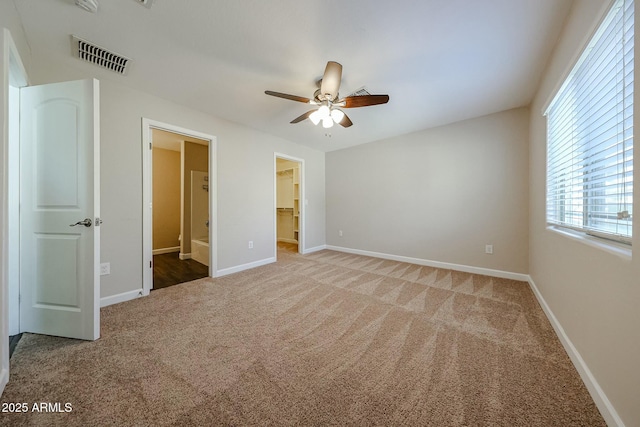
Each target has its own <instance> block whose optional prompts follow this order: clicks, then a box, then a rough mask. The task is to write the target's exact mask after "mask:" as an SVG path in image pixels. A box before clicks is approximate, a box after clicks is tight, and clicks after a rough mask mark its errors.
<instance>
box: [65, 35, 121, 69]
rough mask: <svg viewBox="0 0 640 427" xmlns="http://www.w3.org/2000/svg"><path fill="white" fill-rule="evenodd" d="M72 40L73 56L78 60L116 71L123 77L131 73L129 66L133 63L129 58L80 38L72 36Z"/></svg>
mask: <svg viewBox="0 0 640 427" xmlns="http://www.w3.org/2000/svg"><path fill="white" fill-rule="evenodd" d="M71 38H72V43H71V49H72V51H73V56H75V57H76V58H79V59H82V60H83V61H87V62H90V63H92V64H95V65H98V66H100V67H103V68H106V69H108V70H111V71H115V72H116V73H118V74H122V75H126V74H127V72H128V71H129V65H130V63H131V60H130V59H129V58H127V57H124V56H122V55H119V54H117V53H113V52H109V51H108V50H106V49H104V48H102V47H100V46H97V45H95V44H93V43H90V42H88V41H86V40H82V39H81V38H79V37H76V36H72V37H71Z"/></svg>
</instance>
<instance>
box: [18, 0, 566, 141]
mask: <svg viewBox="0 0 640 427" xmlns="http://www.w3.org/2000/svg"><path fill="white" fill-rule="evenodd" d="M13 1H14V4H15V6H16V8H17V10H18V12H19V14H20V16H21V19H22V23H23V27H24V30H25V33H26V36H27V41H28V43H29V45H30V47H31V49H32V51H33V53H34V55H37V54H38V53H44V52H46V54H47V55H53V56H55V57H57V58H58V59H59V60H60V61H63V62H64V63H65V64H66V65H68V66H71V67H76V68H79V69H81V70H83V71H85V72H87V73H90V74H91V75H94V76H96V77H97V78H99V79H111V80H115V81H118V82H120V83H122V84H124V85H128V86H131V87H135V88H137V89H139V90H142V91H145V92H148V93H151V94H154V95H156V96H159V97H162V98H165V99H168V100H171V101H173V102H176V103H178V104H182V105H186V106H189V107H191V108H194V109H196V110H200V111H203V112H207V113H210V114H212V115H215V116H218V117H222V118H225V119H227V120H230V121H233V122H236V123H240V124H243V125H246V126H249V127H251V128H255V129H258V130H261V131H264V132H266V133H269V134H272V135H276V136H279V137H282V138H285V139H288V140H290V141H294V142H297V143H300V144H304V145H308V146H310V147H313V148H317V149H320V150H323V151H331V150H335V149H340V148H345V147H349V146H353V145H357V144H362V143H366V142H371V141H375V140H378V139H383V138H388V137H392V136H396V135H400V134H406V133H410V132H414V131H417V130H421V129H425V128H429V127H433V126H438V125H442V124H446V123H452V122H455V121H459V120H464V119H468V118H472V117H478V116H482V115H485V114H489V113H493V112H497V111H502V110H506V109H510V108H515V107H520V106H524V105H528V104H529V103H530V101H531V99H532V97H533V94H534V91H535V89H536V87H537V84H538V81H539V78H540V75H541V73H542V71H543V69H544V66H545V64H546V61H547V58H548V57H549V54H550V53H551V50H552V49H553V46H554V43H555V41H556V40H557V38H558V36H559V33H560V30H561V28H562V24H563V22H564V19H565V18H566V16H567V13H568V11H569V8H570V6H571V2H572V0H397V1H382V0H347V1H345V0H342V1H338V0H323V1H300V0H268V1H265V0H234V1H229V0H188V1H180V0H155V3H154V5H153V7H152V8H151V9H147V8H145V7H143V6H141V5H139V4H137V1H136V0H99V1H100V8H99V11H98V13H97V14H91V13H89V12H86V11H84V10H81V9H80V8H78V7H76V6H75V5H74V0H29V1H26V0H13ZM71 34H75V35H77V36H79V37H81V38H83V39H85V40H88V41H90V42H93V43H95V44H97V45H100V46H102V47H104V48H107V49H109V50H112V51H114V52H117V53H119V54H121V55H124V56H127V57H129V58H131V59H132V60H133V64H132V66H131V69H130V71H129V74H128V75H127V76H119V75H117V74H115V73H113V72H111V71H107V70H103V69H99V68H97V67H96V66H94V65H91V64H87V63H84V62H82V61H80V60H79V59H76V58H74V57H72V56H71V48H70V35H71ZM329 60H332V61H337V62H340V63H341V64H342V65H343V67H344V68H343V80H342V86H341V90H340V94H341V95H343V96H344V95H347V94H349V93H350V92H352V91H354V90H356V89H359V88H361V87H362V86H365V87H366V88H367V89H368V91H369V92H370V93H373V94H389V96H390V98H391V99H390V101H389V103H388V104H386V105H379V106H371V107H365V108H354V109H348V110H345V111H346V112H347V114H348V115H349V117H350V118H351V120H352V121H353V123H354V125H353V126H352V127H350V128H347V129H344V128H342V127H340V126H334V127H333V128H332V129H330V130H329V131H330V135H331V137H328V136H326V135H325V133H327V132H326V131H325V129H323V128H322V126H321V125H320V126H313V124H311V122H310V121H309V120H305V121H304V122H301V123H298V124H289V122H290V121H291V120H292V119H293V118H295V117H297V116H299V115H300V114H302V113H304V112H306V111H308V110H309V109H310V108H309V106H307V105H305V104H303V103H298V102H293V101H288V100H285V99H279V98H274V97H270V96H267V95H265V94H264V91H265V90H267V89H268V90H273V91H277V92H285V93H289V94H294V95H300V96H304V97H309V98H311V97H312V95H313V92H314V90H315V89H316V81H317V80H318V79H319V78H320V77H321V76H322V73H323V71H324V67H325V65H326V63H327V61H329Z"/></svg>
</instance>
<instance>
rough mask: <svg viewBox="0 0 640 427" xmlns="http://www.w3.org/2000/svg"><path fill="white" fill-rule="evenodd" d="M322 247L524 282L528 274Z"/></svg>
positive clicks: (527, 278)
mask: <svg viewBox="0 0 640 427" xmlns="http://www.w3.org/2000/svg"><path fill="white" fill-rule="evenodd" d="M323 249H330V250H332V251H338V252H346V253H349V254H357V255H365V256H370V257H374V258H383V259H390V260H392V261H400V262H408V263H411V264H418V265H425V266H427V267H435V268H443V269H447V270H456V271H463V272H465V273H473V274H482V275H485V276H493V277H500V278H503V279H511V280H520V281H523V282H526V281H528V280H529V275H527V274H522V273H512V272H510V271H502V270H493V269H490V268H483V267H473V266H470V265H462V264H452V263H448V262H440V261H432V260H428V259H422V258H412V257H407V256H401V255H391V254H384V253H380V252H371V251H363V250H361V249H351V248H343V247H341V246H332V245H326V248H323Z"/></svg>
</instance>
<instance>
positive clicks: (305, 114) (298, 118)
mask: <svg viewBox="0 0 640 427" xmlns="http://www.w3.org/2000/svg"><path fill="white" fill-rule="evenodd" d="M314 111H316V110H311V111H307V112H306V113H304V114H303V115H301V116H298V117H296V118H295V119H293V120H291V122H289V123H300V122H301V121H303V120H305V119H308V118H309V116H310V115H311V114H312V113H313V112H314Z"/></svg>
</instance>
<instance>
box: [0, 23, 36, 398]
mask: <svg viewBox="0 0 640 427" xmlns="http://www.w3.org/2000/svg"><path fill="white" fill-rule="evenodd" d="M0 49H1V51H0V55H2V61H1V63H2V69H1V70H0V82H1V83H0V84H1V85H2V86H1V87H0V102H2V117H0V124H2V125H0V129H2V134H1V135H0V139H1V141H0V143H1V144H2V148H1V149H0V163H1V164H2V177H1V178H0V179H1V182H2V200H0V210H1V212H0V224H1V225H0V227H1V228H0V240H1V241H2V242H3V243H2V248H0V308H1V310H0V311H1V312H2V313H1V314H0V394H1V393H2V391H3V390H4V387H5V385H6V384H7V382H9V306H10V305H9V298H12V300H14V299H17V298H18V292H14V291H15V290H16V289H17V290H19V283H13V282H12V283H11V286H12V287H13V289H12V291H11V292H10V290H9V285H10V283H9V280H10V279H11V278H13V279H12V280H15V274H11V273H10V270H12V269H14V267H12V264H10V263H9V248H10V247H12V246H14V245H15V244H16V242H15V241H14V240H15V239H10V235H9V230H10V229H12V228H13V229H17V227H19V225H20V224H19V223H17V224H16V222H17V221H19V219H18V217H17V215H10V214H9V209H10V208H9V188H10V187H11V188H12V189H15V188H19V179H18V180H17V181H16V178H15V177H16V176H17V175H16V174H14V173H12V172H13V171H14V170H15V164H14V162H10V161H9V160H10V159H9V157H8V155H7V153H9V144H11V143H12V141H11V140H10V139H9V125H10V124H9V108H11V105H10V104H9V86H14V87H23V86H27V85H28V84H29V77H28V75H27V72H26V69H25V68H24V64H23V63H22V59H21V58H20V53H19V51H18V48H17V47H16V44H15V42H14V41H13V37H12V36H11V32H10V31H9V30H8V29H6V28H3V29H2V30H1V33H0ZM12 114H13V113H12ZM13 142H15V141H13ZM18 145H19V143H18ZM10 168H11V171H12V172H11V173H10V172H9V170H10ZM18 244H19V242H18ZM15 303H16V301H11V305H12V306H13V305H14V304H15Z"/></svg>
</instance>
